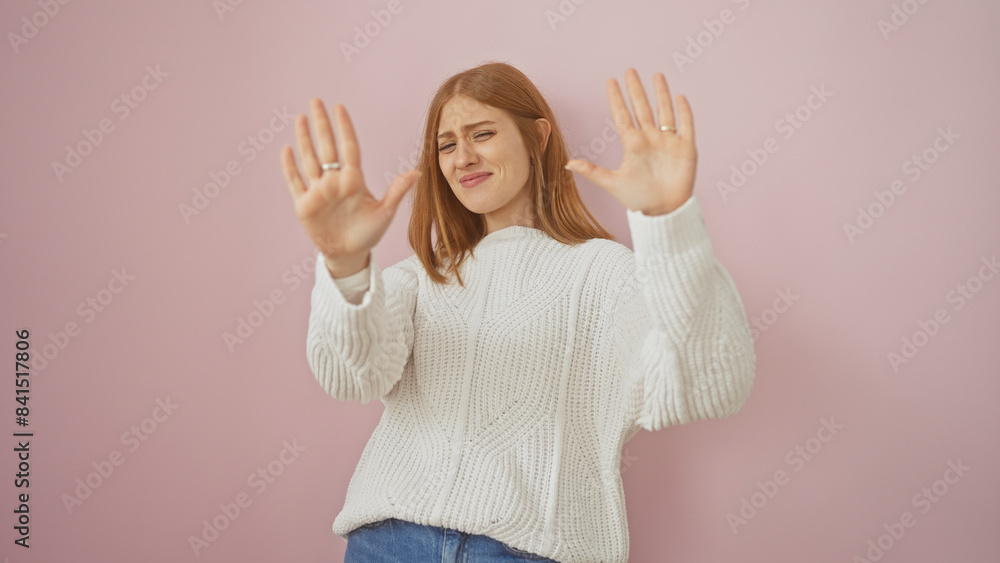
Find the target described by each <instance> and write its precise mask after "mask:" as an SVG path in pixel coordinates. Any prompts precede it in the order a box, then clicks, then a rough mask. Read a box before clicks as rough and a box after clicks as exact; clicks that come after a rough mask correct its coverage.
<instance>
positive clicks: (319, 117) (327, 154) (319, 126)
mask: <svg viewBox="0 0 1000 563" xmlns="http://www.w3.org/2000/svg"><path fill="white" fill-rule="evenodd" d="M310 105H311V106H312V114H313V125H315V127H316V142H317V145H318V146H317V147H316V148H317V149H318V151H319V161H320V162H321V163H323V162H337V142H336V140H335V138H334V136H333V127H331V126H330V117H329V116H328V115H327V113H326V108H325V107H324V106H323V100H321V99H319V98H313V99H312V100H311V102H310Z"/></svg>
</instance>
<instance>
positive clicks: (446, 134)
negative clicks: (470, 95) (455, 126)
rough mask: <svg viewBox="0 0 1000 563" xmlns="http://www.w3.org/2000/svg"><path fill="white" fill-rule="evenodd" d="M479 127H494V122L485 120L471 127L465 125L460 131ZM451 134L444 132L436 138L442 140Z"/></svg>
mask: <svg viewBox="0 0 1000 563" xmlns="http://www.w3.org/2000/svg"><path fill="white" fill-rule="evenodd" d="M480 125H496V122H495V121H490V120H488V119H487V120H486V121H480V122H478V123H473V124H471V125H466V126H464V127H462V129H464V130H466V131H468V130H469V129H474V128H476V127H479V126H480ZM451 134H452V133H451V131H445V132H444V133H441V134H440V135H438V136H437V138H438V140H440V139H443V138H445V137H448V136H449V135H451Z"/></svg>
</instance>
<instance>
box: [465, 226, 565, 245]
mask: <svg viewBox="0 0 1000 563" xmlns="http://www.w3.org/2000/svg"><path fill="white" fill-rule="evenodd" d="M527 238H552V237H550V236H549V234H548V233H546V232H545V231H543V230H541V229H536V228H534V227H525V226H523V225H510V226H507V227H504V228H502V229H497V230H495V231H493V232H492V233H489V234H488V235H486V236H485V237H483V238H482V239H481V240H480V241H479V244H483V243H486V242H490V241H498V240H508V239H527Z"/></svg>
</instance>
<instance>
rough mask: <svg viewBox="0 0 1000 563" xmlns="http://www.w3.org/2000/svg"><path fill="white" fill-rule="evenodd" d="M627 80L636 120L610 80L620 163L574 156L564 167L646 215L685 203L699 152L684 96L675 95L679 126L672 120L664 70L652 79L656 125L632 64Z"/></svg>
mask: <svg viewBox="0 0 1000 563" xmlns="http://www.w3.org/2000/svg"><path fill="white" fill-rule="evenodd" d="M625 79H626V82H627V84H628V93H629V97H630V98H631V100H632V108H633V109H634V110H635V117H636V119H635V121H633V119H632V114H630V113H629V110H628V108H627V107H626V106H625V99H624V98H623V97H622V92H621V88H619V87H618V81H617V80H615V79H614V78H612V79H609V80H608V103H609V104H610V105H611V115H612V117H613V118H614V121H615V126H616V127H617V128H618V134H619V136H620V137H621V139H622V147H623V150H624V154H623V156H622V164H621V166H619V167H618V170H615V171H611V170H608V169H607V168H603V167H601V166H597V165H596V164H593V163H591V162H588V161H586V160H582V159H572V160H570V161H569V162H568V163H567V165H566V168H568V169H569V170H573V171H574V172H579V173H580V174H581V175H582V176H583V177H584V178H586V179H588V180H590V181H591V182H593V183H594V184H597V185H598V186H600V187H602V188H604V190H605V191H607V192H608V193H610V194H611V195H612V196H613V197H614V198H615V199H617V200H618V201H620V202H621V203H622V204H623V205H624V206H625V207H626V208H628V209H631V210H640V211H642V212H643V213H645V214H646V215H662V214H664V213H670V212H671V211H673V210H674V209H677V208H678V207H680V206H681V204H683V203H684V202H685V201H687V200H688V198H689V197H691V192H692V191H693V190H694V176H695V167H696V165H697V162H698V152H697V151H696V150H695V146H694V118H693V117H692V115H691V106H690V105H689V104H688V100H687V98H685V97H684V96H678V97H677V107H678V110H679V113H680V124H679V125H678V124H676V123H675V122H674V110H673V103H672V101H671V99H670V89H669V88H668V87H667V79H666V77H664V75H663V73H656V74H655V75H654V76H653V83H654V86H655V88H656V103H657V114H658V116H659V120H660V123H659V124H657V123H656V122H655V121H654V119H653V111H652V109H651V108H650V107H649V102H648V101H647V99H646V92H645V90H644V89H643V87H642V82H641V81H640V80H639V73H638V72H636V70H635V69H634V68H630V69H628V70H627V71H625ZM636 121H637V122H638V127H637V126H636ZM660 125H669V126H674V127H676V128H677V131H676V132H675V131H661V130H660Z"/></svg>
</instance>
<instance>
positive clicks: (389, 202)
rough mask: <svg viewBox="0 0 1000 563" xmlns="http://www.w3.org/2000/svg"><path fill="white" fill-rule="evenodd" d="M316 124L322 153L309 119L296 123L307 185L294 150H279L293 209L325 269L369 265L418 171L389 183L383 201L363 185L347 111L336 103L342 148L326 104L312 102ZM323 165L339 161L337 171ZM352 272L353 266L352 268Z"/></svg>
mask: <svg viewBox="0 0 1000 563" xmlns="http://www.w3.org/2000/svg"><path fill="white" fill-rule="evenodd" d="M309 105H310V109H311V110H312V116H313V125H314V127H315V131H316V136H317V137H318V141H319V154H318V156H317V153H316V151H315V150H314V149H313V143H312V138H311V137H310V135H309V120H308V119H307V118H306V116H305V115H299V116H297V117H296V119H295V137H296V141H297V142H298V146H299V158H300V160H301V162H302V171H303V172H304V174H305V181H303V178H302V176H300V175H299V170H298V168H297V167H296V166H295V154H294V153H293V151H292V147H290V146H288V145H285V146H284V147H282V149H281V164H282V168H283V170H284V172H285V180H286V182H287V183H288V190H289V192H290V193H291V195H292V201H293V203H294V205H295V214H296V215H297V216H298V218H299V221H300V222H301V223H302V226H303V228H305V231H306V234H307V235H308V236H309V238H310V239H311V240H312V242H313V244H315V245H316V247H317V248H318V249H319V250H320V252H322V253H323V256H324V257H325V258H326V262H327V266H328V267H329V266H330V265H331V264H338V263H339V264H348V263H357V264H358V265H359V266H360V268H358V271H360V269H361V268H363V267H364V266H365V265H366V264H367V258H368V252H369V251H370V250H371V249H372V248H374V247H375V245H376V244H378V242H379V241H380V240H381V239H382V236H383V235H384V234H385V232H386V230H387V229H388V228H389V224H390V223H391V222H392V218H393V217H394V216H395V215H396V209H397V208H398V207H399V202H400V201H401V200H402V199H403V196H404V195H406V192H407V191H409V189H410V188H411V187H412V186H413V185H414V184H415V183H416V181H417V178H418V177H419V176H420V173H419V172H417V171H416V170H408V171H406V172H404V173H402V174H400V175H399V176H397V177H396V179H395V180H394V181H393V182H392V184H390V185H389V188H388V189H387V190H386V193H385V196H384V197H383V198H382V200H381V201H379V200H377V199H375V197H373V196H372V194H371V192H369V191H368V188H367V187H366V186H365V181H364V178H363V177H362V174H361V152H360V149H359V148H358V139H357V136H356V135H355V133H354V126H353V125H352V124H351V118H350V116H348V115H347V109H346V108H344V106H342V105H340V104H334V106H333V112H334V117H335V118H336V120H337V130H338V132H339V134H340V139H341V144H340V152H339V156H340V158H338V151H337V145H336V143H335V140H334V136H333V129H332V128H331V126H330V119H329V118H328V117H327V113H326V108H325V107H324V106H323V102H322V100H320V99H319V98H313V99H312V100H310V104H309ZM324 162H340V169H339V170H323V169H322V168H321V166H320V164H321V163H324ZM351 269H353V268H351Z"/></svg>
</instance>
